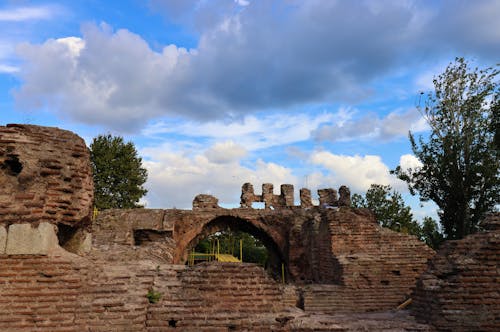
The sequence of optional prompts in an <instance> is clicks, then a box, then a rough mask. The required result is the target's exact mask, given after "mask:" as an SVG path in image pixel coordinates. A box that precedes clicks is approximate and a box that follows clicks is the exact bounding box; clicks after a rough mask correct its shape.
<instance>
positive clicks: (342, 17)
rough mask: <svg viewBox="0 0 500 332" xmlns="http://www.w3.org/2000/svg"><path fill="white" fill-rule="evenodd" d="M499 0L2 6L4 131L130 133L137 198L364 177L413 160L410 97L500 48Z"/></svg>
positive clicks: (191, 0)
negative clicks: (142, 178) (22, 127)
mask: <svg viewBox="0 0 500 332" xmlns="http://www.w3.org/2000/svg"><path fill="white" fill-rule="evenodd" d="M498 17H500V1H493V0H492V1H488V0H476V1H460V0H455V1H451V0H450V1H411V0H405V1H400V0H399V1H396V0H394V1H386V0H384V1H362V0H360V1H347V0H346V1H341V0H338V1H333V0H332V1H324V0H323V1H319V0H308V1H296V0H286V1H285V0H282V1H272V0H266V1H258V0H212V1H209V0H149V1H146V0H144V1H139V0H121V1H105V0H88V1H77V0H74V1H28V0H17V1H16V0H12V1H0V31H2V33H1V34H0V125H4V124H7V123H31V124H38V125H44V126H56V127H60V128H64V129H69V130H72V131H74V132H76V133H77V134H79V135H80V136H82V137H83V138H84V139H85V140H86V141H87V142H88V143H90V142H91V140H92V138H93V137H95V136H96V135H98V134H100V133H112V134H116V135H122V136H124V137H125V138H126V139H127V140H131V141H133V142H134V143H135V145H136V147H137V149H138V150H139V152H140V155H141V156H142V157H143V160H144V165H145V167H146V168H147V169H148V171H149V180H148V183H147V185H146V187H147V188H148V190H149V193H148V195H147V196H146V197H145V203H146V205H147V207H164V208H168V207H177V208H189V207H190V206H191V201H192V198H193V197H194V196H195V195H196V194H198V193H209V194H213V195H215V196H217V197H218V198H219V199H220V202H221V203H222V204H223V205H224V206H237V204H238V203H239V195H240V188H241V185H242V184H243V183H244V182H252V183H253V184H254V187H255V188H256V192H259V191H260V185H261V183H264V182H272V183H274V185H275V192H276V193H278V190H279V185H280V184H281V183H292V184H294V185H295V188H296V191H297V193H296V196H298V189H299V188H300V187H303V186H307V187H309V188H311V189H313V190H315V189H318V188H325V187H333V188H338V187H339V186H340V185H347V186H349V187H350V188H351V191H352V192H359V193H362V192H364V191H365V190H366V189H367V188H368V187H369V185H370V184H371V183H380V184H390V185H391V186H393V188H395V189H396V190H398V191H400V192H402V193H403V194H404V197H405V199H406V200H407V202H408V203H409V204H411V205H412V207H413V212H414V214H415V216H416V217H417V218H419V219H420V218H422V217H423V216H425V215H432V216H434V215H435V208H434V206H433V205H432V204H426V205H424V206H421V205H420V204H418V199H416V198H411V197H410V196H409V194H408V193H407V189H406V186H405V184H404V183H402V182H401V181H399V180H397V179H395V178H394V177H393V176H391V175H390V174H389V170H390V169H394V168H395V167H396V166H397V165H399V164H401V165H402V166H403V167H410V166H416V165H418V160H416V158H415V157H414V156H413V155H412V152H411V149H410V145H409V142H408V139H407V135H408V131H409V130H411V131H412V132H413V133H415V134H417V135H424V136H425V135H426V133H427V126H426V123H425V121H424V120H423V119H422V118H421V116H420V114H419V112H418V111H417V110H416V107H415V106H416V105H417V104H418V101H419V99H418V98H419V96H420V92H425V91H429V90H430V89H432V78H433V76H434V75H437V74H439V73H440V72H442V71H443V70H444V68H445V67H446V65H447V64H448V63H449V62H451V61H453V59H454V58H455V57H456V56H464V57H466V58H468V59H470V60H472V61H473V62H474V63H475V64H477V65H478V66H488V65H493V64H495V63H497V62H498V60H499V58H498V56H499V54H500V20H498Z"/></svg>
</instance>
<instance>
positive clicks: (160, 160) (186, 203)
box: [141, 143, 296, 208]
mask: <svg viewBox="0 0 500 332" xmlns="http://www.w3.org/2000/svg"><path fill="white" fill-rule="evenodd" d="M223 150H225V151H232V152H233V156H232V157H233V159H232V160H229V161H228V160H220V159H217V158H216V156H215V155H214V151H217V152H221V151H223ZM235 150H238V149H237V147H236V146H235V145H234V144H231V143H224V144H216V145H214V146H212V147H211V148H209V149H208V150H206V151H204V152H200V153H197V154H192V155H187V154H182V153H179V151H177V150H176V149H175V148H172V147H171V146H165V145H163V146H160V147H151V148H145V149H142V150H141V154H142V155H143V156H145V158H146V161H145V162H144V166H145V167H146V168H147V169H148V173H149V176H148V182H147V183H146V186H147V188H148V189H149V193H148V195H147V196H146V200H147V202H148V207H177V208H190V207H191V202H192V200H193V198H194V197H195V196H196V195H197V194H200V193H202V194H212V195H214V196H216V197H217V198H219V202H220V203H222V204H225V205H226V206H227V205H231V206H238V204H239V197H240V194H241V185H242V184H243V183H245V182H252V183H254V184H255V185H256V186H257V187H256V192H258V185H259V184H260V183H264V182H270V183H275V184H276V185H279V184H281V183H292V184H293V183H296V178H295V176H294V175H293V174H292V171H291V169H289V168H287V167H284V166H281V165H278V164H276V163H272V162H265V161H263V160H260V159H259V160H257V161H255V162H254V163H252V165H251V167H249V166H243V165H242V164H241V162H240V160H238V153H239V152H236V154H235V153H234V151H235ZM240 152H241V151H240ZM240 156H241V153H240ZM214 157H215V158H214ZM219 157H220V156H219ZM221 161H222V162H221Z"/></svg>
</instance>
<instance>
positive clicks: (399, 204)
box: [351, 184, 422, 238]
mask: <svg viewBox="0 0 500 332" xmlns="http://www.w3.org/2000/svg"><path fill="white" fill-rule="evenodd" d="M391 190H392V188H391V186H384V185H380V184H372V185H371V186H370V188H369V189H368V191H367V192H366V194H365V197H363V196H361V195H359V194H354V195H353V196H352V199H351V202H352V206H353V207H355V208H368V209H370V210H371V211H373V213H374V214H375V217H376V218H377V221H378V222H379V224H380V225H381V226H383V227H387V228H390V229H392V230H394V231H397V232H401V233H405V234H411V235H416V236H417V237H419V238H421V235H422V234H421V229H420V225H419V224H418V222H417V221H415V220H413V214H412V213H411V208H410V207H409V206H406V205H405V203H404V201H403V198H402V197H401V194H400V193H398V192H397V191H391Z"/></svg>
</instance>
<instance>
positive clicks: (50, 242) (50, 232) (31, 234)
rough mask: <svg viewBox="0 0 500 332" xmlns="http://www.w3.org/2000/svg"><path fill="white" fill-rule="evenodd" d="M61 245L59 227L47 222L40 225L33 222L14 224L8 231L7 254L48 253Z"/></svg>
mask: <svg viewBox="0 0 500 332" xmlns="http://www.w3.org/2000/svg"><path fill="white" fill-rule="evenodd" d="M58 246H59V241H58V239H57V228H56V226H55V225H52V224H50V223H47V222H42V223H40V224H39V225H38V227H31V224H12V225H10V226H9V231H8V233H7V246H6V249H5V253H6V254H7V255H47V254H48V253H49V252H50V251H51V250H53V249H55V248H57V247H58Z"/></svg>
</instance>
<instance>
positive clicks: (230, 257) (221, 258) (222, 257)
mask: <svg viewBox="0 0 500 332" xmlns="http://www.w3.org/2000/svg"><path fill="white" fill-rule="evenodd" d="M217 256H218V257H217ZM216 257H217V260H218V261H219V262H226V263H229V262H232V263H239V262H240V260H239V259H238V258H236V257H234V256H233V255H229V254H219V255H216Z"/></svg>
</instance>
